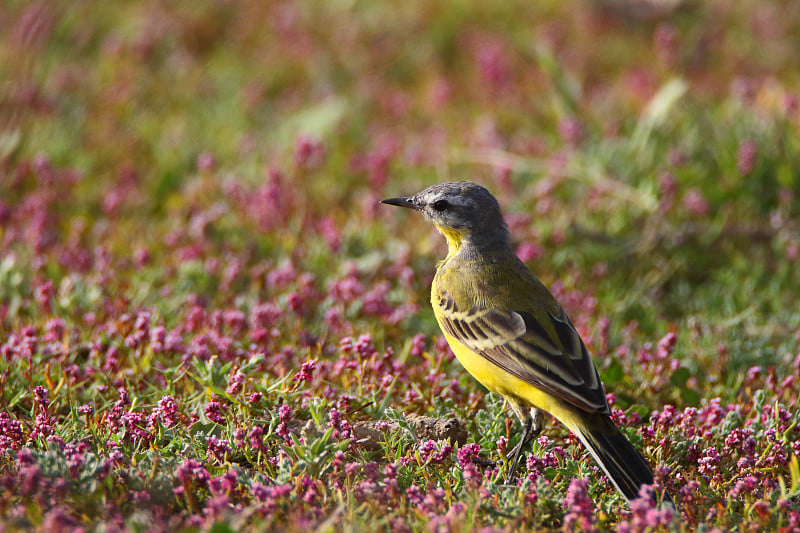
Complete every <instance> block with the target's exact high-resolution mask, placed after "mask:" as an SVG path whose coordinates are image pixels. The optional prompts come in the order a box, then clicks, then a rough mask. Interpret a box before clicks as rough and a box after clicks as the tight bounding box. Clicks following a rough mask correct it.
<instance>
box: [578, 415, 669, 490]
mask: <svg viewBox="0 0 800 533" xmlns="http://www.w3.org/2000/svg"><path fill="white" fill-rule="evenodd" d="M595 417H596V418H594V420H592V422H593V423H592V424H591V427H581V428H575V429H576V430H577V431H575V430H573V431H574V433H575V434H576V435H577V436H578V438H579V439H580V440H581V442H583V444H584V446H586V448H587V449H588V450H589V453H591V455H592V457H593V458H594V460H595V461H596V462H597V464H598V465H599V466H600V468H602V469H603V472H605V474H606V475H607V476H608V478H609V479H610V480H611V482H612V483H613V484H614V485H615V486H616V487H617V489H619V491H620V492H621V493H622V494H623V495H624V496H625V498H626V499H627V500H628V501H630V500H633V499H635V498H637V497H639V489H640V488H641V487H642V485H652V484H653V482H654V479H653V471H652V470H651V469H650V466H649V465H648V464H647V461H645V459H644V457H642V454H640V453H639V451H638V450H637V449H636V448H634V446H633V444H631V442H630V441H629V440H628V438H627V437H626V436H625V435H623V434H622V432H621V431H620V430H619V429H618V428H617V427H616V426H615V425H614V423H613V422H612V421H611V419H610V418H609V417H608V416H607V415H601V414H597V415H595ZM664 501H665V502H670V503H671V501H670V499H669V496H667V495H666V494H665V495H664Z"/></svg>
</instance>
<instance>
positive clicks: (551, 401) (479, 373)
mask: <svg viewBox="0 0 800 533" xmlns="http://www.w3.org/2000/svg"><path fill="white" fill-rule="evenodd" d="M444 337H445V339H447V343H448V344H449V345H450V349H451V350H453V353H454V354H455V355H456V358H457V359H458V362H459V363H461V366H463V367H464V368H466V369H467V372H469V373H470V374H471V375H472V377H474V378H475V379H477V380H478V381H479V382H480V383H481V385H483V386H484V387H486V388H487V389H489V390H490V391H492V392H494V393H496V394H499V395H501V396H503V397H504V398H508V397H511V398H515V399H516V400H519V401H521V402H522V403H524V404H527V405H528V406H529V407H536V408H537V409H541V410H543V411H546V412H548V413H550V414H551V415H553V416H554V417H556V418H557V419H558V420H560V421H561V422H563V423H567V425H568V426H570V425H571V424H569V423H568V421H571V419H572V418H573V417H574V415H573V416H570V414H571V413H572V412H573V411H574V410H575V408H574V407H572V406H570V405H569V404H566V403H565V402H563V401H562V400H560V399H558V398H556V397H554V396H553V395H551V394H549V393H547V392H544V391H542V390H541V389H539V388H537V387H535V386H533V385H531V384H530V383H528V382H526V381H523V380H521V379H520V378H518V377H516V376H514V375H512V374H509V373H508V372H506V371H505V370H503V369H502V368H500V367H499V366H497V365H495V364H494V363H492V362H490V361H488V360H487V359H486V358H484V357H483V356H481V355H480V354H478V353H475V352H473V351H472V350H470V349H469V348H467V347H466V346H465V345H463V344H461V343H460V342H459V341H458V340H456V339H455V338H454V337H452V336H450V335H448V334H447V333H445V334H444Z"/></svg>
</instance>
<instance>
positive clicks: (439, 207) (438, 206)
mask: <svg viewBox="0 0 800 533" xmlns="http://www.w3.org/2000/svg"><path fill="white" fill-rule="evenodd" d="M432 207H433V208H434V209H435V210H436V211H440V212H441V211H444V210H445V209H447V208H448V207H450V203H449V202H448V201H447V200H436V201H435V202H433V206H432Z"/></svg>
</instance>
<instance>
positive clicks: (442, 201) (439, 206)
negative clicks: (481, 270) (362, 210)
mask: <svg viewBox="0 0 800 533" xmlns="http://www.w3.org/2000/svg"><path fill="white" fill-rule="evenodd" d="M381 203H383V204H389V205H397V206H400V207H407V208H409V209H413V210H414V211H418V212H419V213H422V215H423V216H425V218H427V219H428V220H430V221H431V222H433V224H434V225H435V226H436V229H438V230H439V232H440V233H441V234H442V235H444V236H445V238H446V239H447V244H448V247H449V249H450V253H453V252H456V251H458V249H460V248H461V246H462V245H463V244H467V243H468V244H470V245H473V246H479V247H480V246H489V245H497V244H507V243H508V227H507V226H506V223H505V221H504V220H503V215H502V213H501V212H500V205H499V204H498V203H497V200H495V198H494V196H492V195H491V193H490V192H489V191H488V190H486V188H485V187H481V186H480V185H477V184H475V183H471V182H469V181H456V182H449V183H440V184H438V185H432V186H431V187H428V188H427V189H425V190H423V191H420V192H418V193H417V194H415V195H414V196H408V197H400V198H389V199H387V200H383V201H382V202H381Z"/></svg>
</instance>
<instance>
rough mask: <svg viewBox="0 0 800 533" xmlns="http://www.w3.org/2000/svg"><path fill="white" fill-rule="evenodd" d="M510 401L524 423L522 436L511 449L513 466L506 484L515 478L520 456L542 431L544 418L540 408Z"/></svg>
mask: <svg viewBox="0 0 800 533" xmlns="http://www.w3.org/2000/svg"><path fill="white" fill-rule="evenodd" d="M509 403H510V404H511V408H512V409H514V412H515V413H516V415H517V417H518V418H519V420H520V422H521V423H522V438H521V439H520V441H519V442H518V443H517V445H516V446H514V448H513V449H512V450H511V467H510V468H509V469H508V472H507V473H506V485H510V484H511V481H512V480H513V479H514V473H515V472H516V471H517V465H518V464H519V458H520V457H521V456H522V451H523V450H524V449H525V447H527V446H528V444H530V442H531V441H532V440H533V439H535V438H536V436H537V435H539V433H541V432H542V424H543V419H544V414H543V413H542V411H540V410H539V409H536V408H528V407H525V406H522V405H520V404H518V403H517V402H515V401H514V402H512V401H509Z"/></svg>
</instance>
